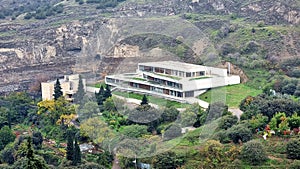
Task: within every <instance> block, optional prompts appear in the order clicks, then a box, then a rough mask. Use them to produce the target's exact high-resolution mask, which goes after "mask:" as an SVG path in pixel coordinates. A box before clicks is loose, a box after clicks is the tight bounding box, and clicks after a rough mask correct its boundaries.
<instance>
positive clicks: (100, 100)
mask: <svg viewBox="0 0 300 169" xmlns="http://www.w3.org/2000/svg"><path fill="white" fill-rule="evenodd" d="M104 93H105V91H104V87H103V86H102V85H101V87H100V90H99V92H98V93H97V92H96V93H95V96H96V100H97V103H98V105H99V106H100V105H103V101H104Z"/></svg>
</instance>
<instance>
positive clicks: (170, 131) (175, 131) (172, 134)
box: [163, 124, 182, 140]
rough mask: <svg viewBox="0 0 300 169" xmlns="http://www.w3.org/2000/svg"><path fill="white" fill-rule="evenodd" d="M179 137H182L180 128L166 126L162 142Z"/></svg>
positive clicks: (177, 126)
mask: <svg viewBox="0 0 300 169" xmlns="http://www.w3.org/2000/svg"><path fill="white" fill-rule="evenodd" d="M181 135H182V133H181V127H180V126H179V125H178V124H173V125H170V126H168V127H167V128H166V129H165V132H164V135H163V136H164V137H163V138H164V140H171V139H174V138H176V137H179V136H181Z"/></svg>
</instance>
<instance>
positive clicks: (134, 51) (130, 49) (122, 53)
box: [113, 44, 140, 58]
mask: <svg viewBox="0 0 300 169" xmlns="http://www.w3.org/2000/svg"><path fill="white" fill-rule="evenodd" d="M139 53H140V48H139V46H132V45H126V44H120V45H117V46H115V49H114V55H113V57H125V58H127V57H139V56H140V54H139Z"/></svg>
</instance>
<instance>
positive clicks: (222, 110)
mask: <svg viewBox="0 0 300 169" xmlns="http://www.w3.org/2000/svg"><path fill="white" fill-rule="evenodd" d="M228 114H229V113H228V106H227V105H225V104H224V103H222V102H215V103H211V104H210V105H209V106H208V109H207V110H206V115H207V116H206V121H212V120H215V119H217V118H219V117H222V116H224V115H228Z"/></svg>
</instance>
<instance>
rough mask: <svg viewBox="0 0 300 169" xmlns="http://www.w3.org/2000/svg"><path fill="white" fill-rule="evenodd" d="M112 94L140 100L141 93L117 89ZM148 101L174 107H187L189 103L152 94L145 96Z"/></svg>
mask: <svg viewBox="0 0 300 169" xmlns="http://www.w3.org/2000/svg"><path fill="white" fill-rule="evenodd" d="M113 94H115V95H118V96H123V97H125V98H133V99H138V100H141V101H142V98H143V95H141V94H137V93H132V92H129V93H127V92H119V91H114V92H113ZM147 98H148V100H149V103H153V104H156V105H158V106H168V107H171V106H173V107H176V108H184V107H187V106H188V105H189V104H185V103H179V102H176V101H170V100H166V99H163V98H159V97H154V96H147Z"/></svg>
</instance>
